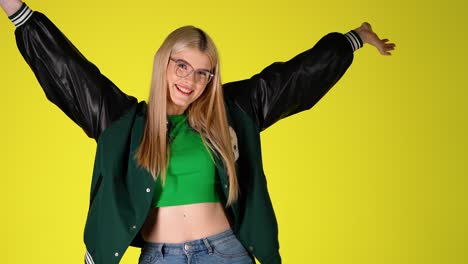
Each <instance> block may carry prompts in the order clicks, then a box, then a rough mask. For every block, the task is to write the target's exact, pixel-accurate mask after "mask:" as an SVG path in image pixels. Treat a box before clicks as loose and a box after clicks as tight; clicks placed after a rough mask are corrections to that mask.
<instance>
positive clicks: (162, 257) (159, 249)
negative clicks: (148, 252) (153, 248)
mask: <svg viewBox="0 0 468 264" xmlns="http://www.w3.org/2000/svg"><path fill="white" fill-rule="evenodd" d="M163 248H164V243H161V245H160V246H159V247H158V251H159V254H161V259H164V250H163Z"/></svg>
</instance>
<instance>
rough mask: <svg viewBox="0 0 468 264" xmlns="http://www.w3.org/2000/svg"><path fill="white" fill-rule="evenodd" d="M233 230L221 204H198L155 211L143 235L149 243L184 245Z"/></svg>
mask: <svg viewBox="0 0 468 264" xmlns="http://www.w3.org/2000/svg"><path fill="white" fill-rule="evenodd" d="M230 227H231V225H230V223H229V219H228V217H227V215H226V213H225V209H224V207H223V205H222V204H221V203H219V202H216V203H196V204H187V205H177V206H165V207H155V208H152V209H151V210H150V212H149V213H148V216H147V218H146V221H145V223H144V225H143V227H142V229H141V235H142V237H143V239H144V240H145V241H148V242H155V243H183V242H187V241H190V240H196V239H201V238H205V237H209V236H212V235H215V234H218V233H221V232H223V231H225V230H227V229H229V228H230Z"/></svg>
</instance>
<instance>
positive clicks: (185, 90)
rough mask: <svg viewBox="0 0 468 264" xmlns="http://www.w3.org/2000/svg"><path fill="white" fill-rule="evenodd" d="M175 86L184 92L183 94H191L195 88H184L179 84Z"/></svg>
mask: <svg viewBox="0 0 468 264" xmlns="http://www.w3.org/2000/svg"><path fill="white" fill-rule="evenodd" d="M175 87H176V88H177V90H178V91H179V92H180V93H182V94H184V95H190V94H191V93H192V92H193V90H190V89H186V88H183V87H179V86H178V85H177V84H176V85H175Z"/></svg>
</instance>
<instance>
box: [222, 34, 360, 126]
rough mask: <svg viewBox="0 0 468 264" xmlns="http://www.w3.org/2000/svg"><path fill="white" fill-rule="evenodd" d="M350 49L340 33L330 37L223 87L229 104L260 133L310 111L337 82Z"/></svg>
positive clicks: (329, 35)
mask: <svg viewBox="0 0 468 264" xmlns="http://www.w3.org/2000/svg"><path fill="white" fill-rule="evenodd" d="M352 60H353V49H352V47H351V45H350V43H349V41H348V40H347V39H346V38H345V36H344V35H343V34H341V33H330V34H328V35H326V36H325V37H323V38H322V39H321V40H320V41H319V42H318V43H317V44H316V45H315V46H314V47H313V48H311V49H309V50H307V51H305V52H303V53H301V54H299V55H297V56H296V57H294V58H293V59H291V60H289V61H287V62H276V63H273V64H272V65H270V66H268V67H267V68H265V69H264V70H263V71H262V72H260V73H259V74H256V75H254V76H253V77H252V78H250V79H247V80H242V81H237V82H232V83H227V84H224V85H223V88H224V94H225V97H226V98H229V99H230V100H233V101H234V102H235V103H236V104H237V105H238V106H239V107H240V108H241V109H242V110H243V111H244V112H246V113H247V114H248V115H249V116H250V117H251V118H252V119H253V120H254V121H255V122H256V124H257V125H258V128H259V130H260V131H261V130H264V129H266V128H267V127H269V126H271V125H272V124H273V123H275V122H276V121H278V120H279V119H281V118H284V117H287V116H290V115H292V114H295V113H297V112H300V111H303V110H307V109H310V108H311V107H312V106H314V105H315V104H316V103H317V102H318V101H319V100H320V99H321V98H322V97H323V96H324V95H325V94H326V93H327V92H328V90H330V88H331V87H332V86H333V85H334V84H335V83H336V82H337V81H338V80H339V79H340V78H341V76H342V75H343V74H344V73H345V71H346V70H347V69H348V67H349V66H350V65H351V62H352Z"/></svg>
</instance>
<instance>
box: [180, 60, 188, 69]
mask: <svg viewBox="0 0 468 264" xmlns="http://www.w3.org/2000/svg"><path fill="white" fill-rule="evenodd" d="M177 67H179V68H181V69H183V70H186V69H187V68H188V66H187V64H186V63H183V62H178V63H177Z"/></svg>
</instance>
